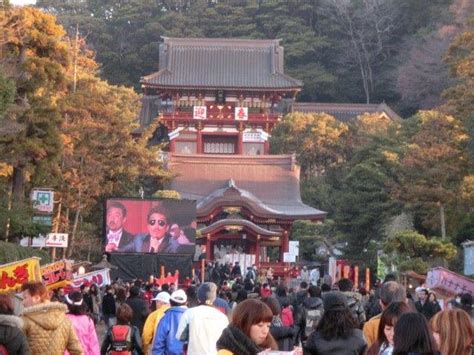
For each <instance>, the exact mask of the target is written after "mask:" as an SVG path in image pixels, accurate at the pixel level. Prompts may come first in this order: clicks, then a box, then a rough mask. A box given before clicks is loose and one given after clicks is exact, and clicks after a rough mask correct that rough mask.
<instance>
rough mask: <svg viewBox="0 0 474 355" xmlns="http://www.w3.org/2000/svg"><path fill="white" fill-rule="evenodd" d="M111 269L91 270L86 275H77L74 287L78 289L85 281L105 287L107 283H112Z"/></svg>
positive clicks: (73, 281) (73, 283) (73, 282)
mask: <svg viewBox="0 0 474 355" xmlns="http://www.w3.org/2000/svg"><path fill="white" fill-rule="evenodd" d="M109 271H110V270H109V269H102V270H98V271H93V272H89V273H88V274H84V275H77V276H76V277H75V278H74V279H73V280H72V287H73V288H75V289H78V288H80V287H81V285H83V284H84V283H89V284H91V283H93V284H96V285H97V286H99V287H103V286H105V285H110V272H109Z"/></svg>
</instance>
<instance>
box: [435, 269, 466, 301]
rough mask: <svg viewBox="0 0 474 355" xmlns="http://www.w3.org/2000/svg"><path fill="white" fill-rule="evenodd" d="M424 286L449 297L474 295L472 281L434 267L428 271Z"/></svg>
mask: <svg viewBox="0 0 474 355" xmlns="http://www.w3.org/2000/svg"><path fill="white" fill-rule="evenodd" d="M426 286H428V287H429V288H432V289H434V290H435V291H437V292H439V293H441V294H445V295H449V296H454V295H457V294H460V293H469V294H471V295H474V281H472V280H471V279H469V278H467V277H466V276H462V275H459V274H456V273H455V272H452V271H450V270H448V269H445V268H443V267H436V268H433V269H431V270H429V271H428V275H427V276H426Z"/></svg>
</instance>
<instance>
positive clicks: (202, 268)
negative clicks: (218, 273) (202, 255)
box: [201, 259, 206, 283]
mask: <svg viewBox="0 0 474 355" xmlns="http://www.w3.org/2000/svg"><path fill="white" fill-rule="evenodd" d="M205 271H206V260H205V259H201V283H204V274H205Z"/></svg>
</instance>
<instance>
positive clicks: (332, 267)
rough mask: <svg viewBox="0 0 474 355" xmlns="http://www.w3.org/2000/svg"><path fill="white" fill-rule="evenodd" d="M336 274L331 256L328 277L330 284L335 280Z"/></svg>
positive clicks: (333, 258) (333, 259)
mask: <svg viewBox="0 0 474 355" xmlns="http://www.w3.org/2000/svg"><path fill="white" fill-rule="evenodd" d="M336 274H337V264H336V258H335V257H333V256H331V257H329V276H331V279H332V282H334V281H335V280H336ZM329 286H332V285H329Z"/></svg>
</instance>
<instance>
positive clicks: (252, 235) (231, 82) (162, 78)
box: [140, 37, 326, 271]
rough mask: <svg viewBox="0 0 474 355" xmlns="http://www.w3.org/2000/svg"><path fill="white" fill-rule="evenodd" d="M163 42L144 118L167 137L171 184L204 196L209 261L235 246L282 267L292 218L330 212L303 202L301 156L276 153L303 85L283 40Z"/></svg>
mask: <svg viewBox="0 0 474 355" xmlns="http://www.w3.org/2000/svg"><path fill="white" fill-rule="evenodd" d="M163 40H164V41H163V43H162V44H161V46H160V58H159V71H158V72H156V73H152V74H150V75H147V76H145V77H143V78H142V79H141V84H142V88H143V93H144V96H143V99H142V109H141V113H140V123H141V125H142V126H147V125H149V124H150V123H151V122H153V121H154V120H156V119H159V120H160V122H161V124H162V129H163V131H164V132H165V133H166V134H167V136H168V139H169V155H168V157H167V158H166V159H167V166H168V167H169V169H171V171H172V173H173V174H174V178H173V179H172V182H171V186H170V189H172V190H176V191H178V192H179V193H180V194H181V197H182V198H184V199H192V200H196V201H197V223H198V236H199V237H198V238H197V241H196V242H197V244H200V245H202V246H203V248H204V249H205V250H206V257H207V258H208V259H210V260H214V258H215V257H216V255H215V252H216V251H219V250H222V248H223V247H224V248H225V247H227V250H239V252H241V253H243V254H245V255H250V256H251V259H252V260H253V261H254V263H255V264H257V265H258V266H264V267H265V266H273V267H274V268H275V270H276V271H278V270H282V267H283V265H284V264H283V261H284V253H286V252H288V249H289V233H290V229H291V226H292V224H293V222H294V221H295V220H311V221H315V222H317V221H323V220H324V218H325V216H326V212H323V211H320V210H318V209H315V208H313V207H310V206H307V205H305V204H304V203H303V202H302V201H301V196H300V170H299V166H298V165H297V164H296V161H295V157H294V156H292V155H270V154H269V151H270V150H269V148H270V147H269V138H270V136H271V132H272V129H273V128H274V127H275V126H276V125H277V124H278V122H279V121H280V119H281V117H282V114H283V112H284V111H283V106H284V105H282V103H283V102H286V103H287V102H292V101H293V100H294V98H295V96H296V95H297V93H298V92H299V91H300V90H301V88H302V83H301V81H299V80H296V79H294V78H292V77H290V76H288V75H286V74H285V73H284V65H283V64H284V63H283V57H284V56H283V54H284V52H283V47H282V46H281V45H280V44H279V40H249V39H207V38H169V37H163Z"/></svg>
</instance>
